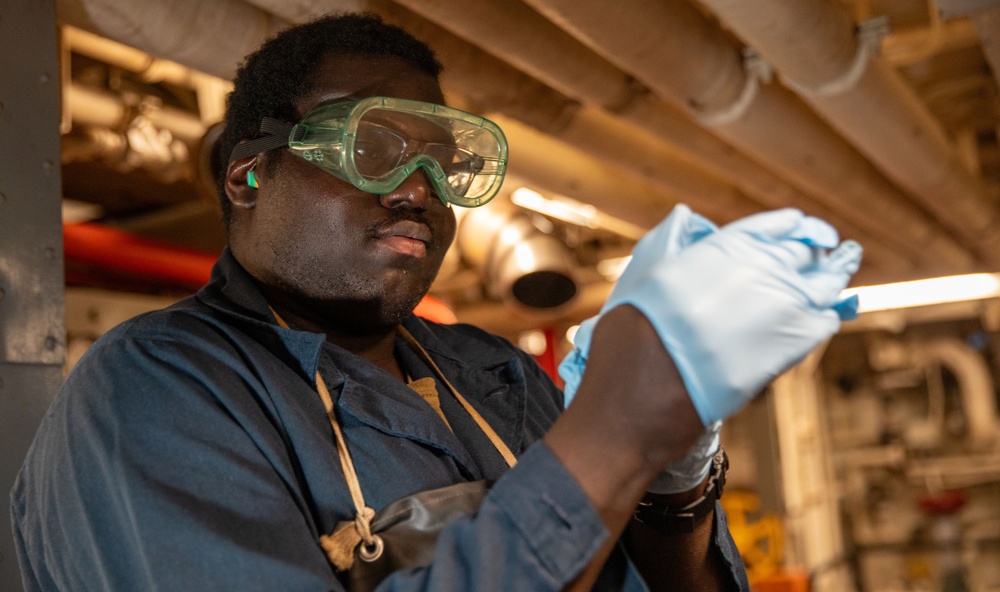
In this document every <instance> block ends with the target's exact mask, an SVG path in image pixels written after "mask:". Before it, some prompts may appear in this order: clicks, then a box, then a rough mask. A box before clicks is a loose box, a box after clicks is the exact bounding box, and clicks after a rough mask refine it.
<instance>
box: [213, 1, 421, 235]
mask: <svg viewBox="0 0 1000 592" xmlns="http://www.w3.org/2000/svg"><path fill="white" fill-rule="evenodd" d="M349 54H355V55H365V56H379V57H383V56H384V57H396V58H401V59H403V60H406V61H408V62H410V63H411V64H413V65H414V66H415V67H416V68H418V69H420V70H421V71H423V72H426V73H427V74H429V75H431V76H433V77H434V78H435V79H436V78H438V76H439V75H440V73H441V63H440V62H438V60H437V58H436V57H435V56H434V52H433V51H431V49H430V47H428V46H427V44H426V43H424V42H422V41H420V40H418V39H416V38H415V37H413V36H412V35H410V34H409V33H407V32H406V31H404V30H403V29H400V28H399V27H396V26H394V25H389V24H386V23H384V22H382V19H381V18H380V17H379V16H378V15H376V14H373V13H346V14H331V15H328V16H324V17H321V18H318V19H316V20H313V21H310V22H307V23H303V24H301V25H296V26H294V27H289V28H288V29H285V30H284V31H282V32H281V33H279V34H278V35H276V36H275V37H273V38H271V39H269V40H268V41H266V42H265V43H264V44H263V45H262V46H261V47H260V49H258V50H257V51H255V52H254V53H252V54H250V55H249V56H247V58H246V60H245V61H244V62H243V64H241V65H240V67H239V69H238V70H237V71H236V78H235V79H234V80H233V90H232V92H231V93H229V97H228V99H227V101H226V117H225V122H224V127H223V130H222V133H221V135H220V136H219V140H218V143H217V144H216V146H215V149H214V151H213V152H214V154H213V155H212V160H213V163H214V166H216V167H217V168H218V171H217V175H218V190H219V201H220V204H221V206H222V219H223V222H224V224H225V225H226V229H227V231H228V229H229V224H230V222H231V220H232V204H230V203H229V199H228V198H227V197H226V189H225V183H226V169H227V165H228V161H229V155H230V153H231V152H232V151H233V148H234V147H235V146H236V145H237V144H239V143H240V142H242V141H244V140H249V139H252V138H255V137H257V134H258V131H259V128H260V121H261V119H263V118H264V117H273V118H275V119H281V120H284V121H295V120H297V119H299V118H300V117H301V116H302V114H301V113H298V112H297V109H296V107H295V103H296V102H297V101H298V100H299V99H300V98H301V97H303V96H305V95H306V94H308V93H309V92H311V91H312V90H313V88H314V87H315V84H316V83H317V82H318V81H317V80H316V79H315V73H316V71H317V70H318V69H319V68H320V66H321V65H322V63H323V61H324V60H325V59H326V58H327V57H329V56H331V55H349Z"/></svg>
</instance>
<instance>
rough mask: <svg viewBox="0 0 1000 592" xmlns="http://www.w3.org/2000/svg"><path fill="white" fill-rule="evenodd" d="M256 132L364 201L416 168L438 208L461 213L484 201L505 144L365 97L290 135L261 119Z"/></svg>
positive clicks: (444, 118)
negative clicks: (280, 139) (282, 139)
mask: <svg viewBox="0 0 1000 592" xmlns="http://www.w3.org/2000/svg"><path fill="white" fill-rule="evenodd" d="M261 131H262V132H264V133H269V134H272V135H275V134H281V133H282V132H285V131H287V138H288V142H287V144H281V145H287V146H288V149H289V150H291V151H292V153H293V154H295V155H297V156H299V157H301V158H304V159H305V160H308V161H309V162H311V163H312V164H314V165H316V166H318V167H320V168H322V169H323V170H325V171H327V172H329V173H332V174H333V175H335V176H336V177H338V178H340V179H343V180H344V181H347V182H348V183H351V184H352V185H354V186H355V187H357V188H358V189H361V190H363V191H369V192H371V193H389V192H390V191H392V190H394V189H396V188H397V187H399V185H400V184H401V183H402V182H403V181H405V180H406V178H407V177H409V176H410V175H412V174H413V173H414V172H416V171H417V169H419V168H423V169H424V171H425V173H426V175H427V178H428V179H429V180H430V184H431V186H432V189H433V190H434V192H435V193H436V194H437V196H438V197H439V198H440V199H441V201H443V202H445V203H453V204H455V205H459V206H465V207H475V206H480V205H483V204H484V203H486V202H488V201H489V200H490V199H492V198H493V197H494V196H495V195H496V194H497V192H498V191H499V190H500V184H501V182H502V181H503V176H504V172H505V170H506V165H507V140H506V138H504V135H503V132H502V131H500V128H499V127H497V125H496V124H495V123H493V122H492V121H489V120H488V119H484V118H482V117H479V116H477V115H473V114H471V113H466V112H465V111H460V110H458V109H452V108H450V107H444V106H442V105H436V104H433V103H424V102H421V101H410V100H406V99H396V98H389V97H370V98H367V99H362V100H360V101H350V102H340V103H331V104H327V105H323V106H320V107H317V108H316V109H313V110H312V111H310V112H309V113H307V114H306V116H305V117H303V118H302V120H301V121H300V122H299V123H298V124H297V125H294V126H291V129H290V130H289V129H288V124H283V123H282V122H277V121H275V120H272V119H265V121H264V122H263V123H262V124H261ZM276 140H277V138H276ZM259 141H260V140H254V141H253V142H259ZM251 143H252V142H251ZM275 147H279V146H271V148H275ZM238 148H239V147H238ZM248 149H251V150H252V149H253V148H249V147H248ZM245 151H246V150H244V152H245ZM236 157H237V151H235V150H234V152H233V158H236Z"/></svg>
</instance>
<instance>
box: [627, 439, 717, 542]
mask: <svg viewBox="0 0 1000 592" xmlns="http://www.w3.org/2000/svg"><path fill="white" fill-rule="evenodd" d="M728 471H729V458H728V457H727V456H726V452H725V450H724V449H723V448H722V447H721V446H720V447H719V449H718V451H717V452H716V454H715V456H713V457H712V468H711V470H710V471H709V474H708V478H707V479H705V484H704V486H703V487H697V488H694V489H692V490H690V491H686V492H680V493H672V494H657V493H647V494H646V495H645V497H643V499H642V501H640V502H639V505H638V506H636V509H635V512H634V514H633V517H634V519H635V520H637V521H639V522H642V523H643V524H646V525H647V526H649V527H651V528H653V529H654V530H657V531H659V532H661V533H664V534H672V533H677V532H693V531H694V528H695V527H696V526H697V525H698V524H700V523H701V522H702V521H704V520H705V519H706V518H707V517H708V516H709V515H711V514H712V512H713V510H714V509H715V502H716V500H718V499H719V498H720V497H721V496H722V491H723V489H724V487H725V484H726V474H727V473H728Z"/></svg>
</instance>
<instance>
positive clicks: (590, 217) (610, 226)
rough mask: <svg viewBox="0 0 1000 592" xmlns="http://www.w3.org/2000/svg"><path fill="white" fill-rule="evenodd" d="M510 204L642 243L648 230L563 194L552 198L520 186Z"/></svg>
mask: <svg viewBox="0 0 1000 592" xmlns="http://www.w3.org/2000/svg"><path fill="white" fill-rule="evenodd" d="M510 201H511V202H513V203H514V205H517V206H520V207H522V208H526V209H528V210H533V211H535V212H538V213H540V214H545V215H546V216H551V217H552V218H556V219H557V220H562V221H563V222H569V223H570V224H576V225H577V226H585V227H587V228H600V229H602V230H608V231H610V232H614V233H615V234H618V235H621V236H624V237H626V238H631V239H634V240H639V239H640V238H642V235H644V234H646V230H645V229H644V228H642V227H640V226H636V225H635V224H632V223H631V222H626V221H625V220H622V219H620V218H615V217H614V216H609V215H607V214H604V213H602V212H601V211H599V210H598V209H597V208H595V207H594V206H592V205H590V204H585V203H583V202H580V201H577V200H575V199H572V198H569V197H566V196H562V195H560V196H558V197H555V198H551V199H550V198H548V197H545V196H544V195H542V194H541V193H538V192H537V191H534V190H532V189H528V188H527V187H519V188H517V189H515V190H514V191H513V193H511V195H510Z"/></svg>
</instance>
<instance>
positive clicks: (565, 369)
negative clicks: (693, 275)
mask: <svg viewBox="0 0 1000 592" xmlns="http://www.w3.org/2000/svg"><path fill="white" fill-rule="evenodd" d="M717 230H718V227H717V226H716V225H715V224H713V223H712V222H711V221H709V220H708V219H706V218H704V217H702V216H700V215H698V214H695V213H694V212H692V211H691V208H689V207H687V206H686V205H684V204H678V205H677V206H675V207H674V209H673V210H672V211H671V212H670V215H668V216H667V217H666V218H664V219H663V220H662V221H661V222H660V223H659V224H657V225H656V227H655V228H653V229H652V230H650V231H649V232H648V233H646V234H645V235H644V236H643V237H642V239H640V240H639V242H638V243H636V245H635V247H634V248H633V249H632V260H631V261H629V264H628V266H626V268H625V271H624V272H622V275H621V277H619V278H618V281H617V282H616V283H615V287H614V288H613V289H612V290H611V294H610V295H609V296H608V299H607V301H606V302H605V305H604V307H603V308H601V312H599V313H598V314H597V315H595V316H593V317H591V318H589V319H587V320H585V321H584V322H582V323H580V327H579V329H578V330H577V332H576V335H575V336H574V337H573V345H574V349H573V351H572V352H570V353H569V355H567V356H566V357H565V358H564V359H563V361H562V363H561V364H559V375H560V376H561V377H562V379H563V380H564V381H565V386H564V387H563V395H564V397H565V404H566V406H569V404H570V401H572V400H573V396H574V395H575V394H576V389H577V387H578V386H580V379H581V378H582V377H583V370H584V367H585V366H586V363H587V352H588V351H590V338H591V336H592V335H593V333H594V327H595V326H597V321H598V320H599V319H600V317H601V315H602V314H603V313H605V312H607V311H608V310H611V308H613V305H611V303H615V302H617V301H619V300H621V299H622V298H624V297H626V296H627V295H628V294H629V293H631V292H633V291H635V290H638V289H639V287H640V286H641V285H642V283H643V282H645V281H646V279H647V278H648V277H649V276H650V275H652V273H653V270H654V269H655V268H656V267H658V266H663V265H666V264H667V263H668V262H669V261H671V260H672V259H673V258H674V257H676V256H677V255H678V254H679V253H680V252H681V251H683V250H684V249H685V248H687V247H688V246H690V245H691V244H693V243H695V242H697V241H698V240H700V239H702V238H704V237H706V236H708V235H709V234H711V233H713V232H715V231H717ZM609 305H610V306H609Z"/></svg>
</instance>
